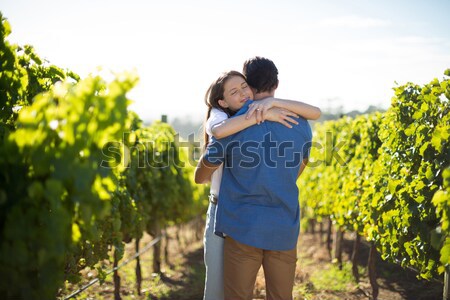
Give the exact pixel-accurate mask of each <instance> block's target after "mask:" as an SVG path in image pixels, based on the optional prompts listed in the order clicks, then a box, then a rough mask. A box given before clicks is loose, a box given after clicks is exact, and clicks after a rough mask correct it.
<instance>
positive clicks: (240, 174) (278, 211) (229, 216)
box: [195, 57, 312, 300]
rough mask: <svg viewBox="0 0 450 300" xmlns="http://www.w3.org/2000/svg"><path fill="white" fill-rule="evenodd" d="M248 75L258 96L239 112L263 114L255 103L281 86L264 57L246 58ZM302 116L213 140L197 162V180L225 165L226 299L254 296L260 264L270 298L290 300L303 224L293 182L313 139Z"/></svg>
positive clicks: (220, 222)
mask: <svg viewBox="0 0 450 300" xmlns="http://www.w3.org/2000/svg"><path fill="white" fill-rule="evenodd" d="M244 73H245V75H247V80H248V83H249V85H250V87H251V88H252V89H253V91H254V96H255V101H254V102H253V104H250V102H252V101H248V102H249V103H246V105H245V106H244V107H243V108H242V109H241V110H240V111H239V112H238V113H237V114H238V115H239V114H245V113H247V111H248V110H249V107H252V108H250V109H253V110H254V111H256V112H259V110H260V108H259V107H260V106H258V105H257V106H255V104H256V103H258V100H261V99H264V98H268V97H273V96H274V93H275V90H276V88H277V86H278V70H277V68H276V67H275V64H274V63H273V62H272V61H270V60H268V59H266V58H261V57H255V58H253V59H250V60H248V61H247V62H246V63H245V64H244ZM263 102H264V101H263ZM263 102H260V103H263ZM297 121H298V124H297V125H295V124H294V125H293V127H292V128H287V127H285V126H283V125H281V124H280V123H276V122H270V121H267V122H263V123H261V124H259V125H254V126H251V127H248V128H247V129H245V130H243V131H240V132H238V133H236V134H234V135H232V136H229V137H226V138H223V139H220V140H213V141H212V143H210V144H209V145H208V147H207V150H206V152H205V154H204V156H203V157H202V158H201V159H200V161H199V164H198V166H197V169H196V175H195V176H196V181H199V182H202V180H203V179H204V178H209V176H210V175H211V173H212V172H213V171H214V170H215V169H217V168H218V167H219V166H220V164H221V163H224V169H223V176H222V182H221V191H220V195H219V199H218V206H217V213H216V224H215V233H216V234H217V235H220V236H223V237H225V244H224V288H225V299H229V300H231V299H232V300H237V299H242V300H251V299H252V295H253V288H254V284H255V281H256V276H257V273H258V271H259V269H260V267H261V265H262V266H263V268H264V274H265V279H266V292H267V299H268V300H289V299H292V289H293V285H294V277H295V266H296V260H297V249H296V245H297V239H298V234H299V227H300V225H299V219H300V209H299V202H298V188H297V185H296V181H297V178H298V176H299V175H300V173H301V171H302V170H303V168H304V166H305V165H306V163H307V160H308V156H309V150H310V147H311V139H312V133H311V128H310V126H309V124H308V122H307V121H306V120H305V119H303V118H298V119H297Z"/></svg>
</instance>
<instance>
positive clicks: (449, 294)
mask: <svg viewBox="0 0 450 300" xmlns="http://www.w3.org/2000/svg"><path fill="white" fill-rule="evenodd" d="M449 272H450V268H449V267H446V268H445V273H444V295H443V297H442V298H443V299H444V300H449V299H450V286H449V285H450V278H449V276H450V274H449Z"/></svg>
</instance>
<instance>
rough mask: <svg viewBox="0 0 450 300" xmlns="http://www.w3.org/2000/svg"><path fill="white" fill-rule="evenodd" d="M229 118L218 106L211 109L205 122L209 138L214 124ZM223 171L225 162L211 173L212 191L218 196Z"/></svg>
mask: <svg viewBox="0 0 450 300" xmlns="http://www.w3.org/2000/svg"><path fill="white" fill-rule="evenodd" d="M226 119H228V115H227V114H226V113H225V112H224V111H222V110H220V109H217V108H212V109H211V114H210V115H209V118H208V120H206V123H205V130H206V133H207V134H208V137H209V140H210V141H211V137H212V136H213V134H212V128H213V127H214V125H216V124H219V123H221V122H223V121H225V120H226ZM222 171H223V164H221V165H220V167H219V168H218V169H217V170H215V171H214V173H213V174H212V175H211V187H210V192H211V194H214V195H216V196H219V191H220V182H221V181H222Z"/></svg>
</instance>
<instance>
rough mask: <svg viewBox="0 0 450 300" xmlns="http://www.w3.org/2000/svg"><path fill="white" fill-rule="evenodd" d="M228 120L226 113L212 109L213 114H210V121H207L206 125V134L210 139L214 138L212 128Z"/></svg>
mask: <svg viewBox="0 0 450 300" xmlns="http://www.w3.org/2000/svg"><path fill="white" fill-rule="evenodd" d="M226 119H228V115H227V114H226V113H225V112H224V111H222V110H220V109H217V108H213V109H211V114H210V116H209V118H208V120H206V123H205V130H206V133H207V134H208V135H209V136H210V137H212V136H213V134H212V128H213V127H214V125H217V124H219V123H220V122H223V121H225V120H226Z"/></svg>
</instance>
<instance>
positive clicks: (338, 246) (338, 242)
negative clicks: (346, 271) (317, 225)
mask: <svg viewBox="0 0 450 300" xmlns="http://www.w3.org/2000/svg"><path fill="white" fill-rule="evenodd" d="M343 239H344V231H342V229H340V228H338V229H337V230H336V232H335V239H334V259H335V260H336V261H337V263H338V267H339V270H342V241H343Z"/></svg>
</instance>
